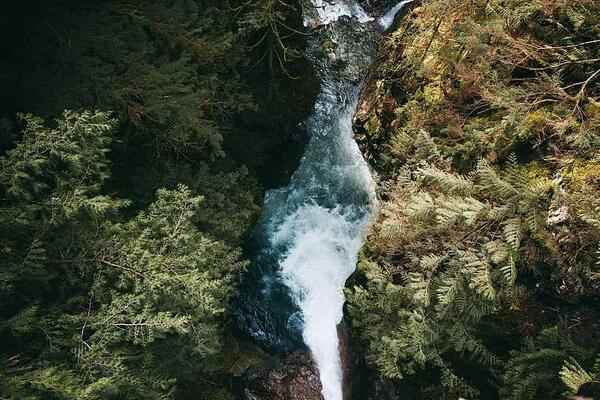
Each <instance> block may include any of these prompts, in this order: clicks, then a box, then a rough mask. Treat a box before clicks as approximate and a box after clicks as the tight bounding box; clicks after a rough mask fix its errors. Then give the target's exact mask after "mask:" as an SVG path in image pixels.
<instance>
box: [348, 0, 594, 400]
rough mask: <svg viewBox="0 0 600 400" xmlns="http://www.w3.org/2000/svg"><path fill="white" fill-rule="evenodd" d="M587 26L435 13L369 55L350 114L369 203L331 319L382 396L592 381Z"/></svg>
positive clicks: (577, 5)
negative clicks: (359, 278) (354, 275)
mask: <svg viewBox="0 0 600 400" xmlns="http://www.w3.org/2000/svg"><path fill="white" fill-rule="evenodd" d="M599 16H600V8H599V7H598V4H597V2H591V1H576V2H566V1H555V2H546V1H535V2H527V3H526V4H525V3H524V2H519V1H504V0H502V1H494V0H491V1H484V0H482V1H474V2H473V1H462V0H455V1H450V2H444V1H437V0H435V1H428V2H423V3H422V4H421V5H420V6H418V7H416V8H415V9H414V10H413V12H412V14H411V16H410V17H408V18H406V19H405V20H404V21H403V22H402V23H400V24H399V26H398V27H397V29H396V31H394V32H392V33H391V34H390V36H389V38H388V39H387V40H386V43H385V44H384V46H383V49H382V54H381V56H382V57H381V60H382V61H381V62H380V63H379V65H377V67H376V71H375V72H374V74H375V79H374V80H373V83H372V84H371V85H370V87H367V88H366V89H365V95H364V100H363V104H362V105H361V109H360V112H359V115H358V116H357V121H358V122H357V124H358V125H359V128H361V126H360V125H361V124H363V125H362V128H363V129H364V131H365V137H364V139H363V142H364V143H362V144H363V147H364V149H365V153H366V155H367V157H368V159H369V161H370V162H371V163H372V164H373V165H374V167H375V168H376V169H377V170H378V172H379V173H380V174H381V175H382V177H383V179H384V184H383V185H382V198H383V203H382V205H381V211H380V216H379V219H378V220H377V222H376V223H375V224H374V226H373V227H372V230H371V233H370V235H369V238H368V242H367V245H366V247H365V250H364V254H363V259H362V260H361V262H360V273H361V274H362V275H363V278H364V283H363V284H361V285H360V286H355V287H353V288H351V289H349V290H348V299H349V307H348V309H349V312H350V316H351V318H352V322H353V326H354V328H355V330H356V333H357V335H358V336H359V337H360V338H361V339H362V342H363V344H364V346H365V347H366V349H367V350H366V352H367V357H366V358H367V360H368V361H369V363H370V365H371V366H372V367H373V368H374V369H375V370H376V371H377V372H378V374H379V375H380V376H381V377H383V378H387V379H392V380H394V382H395V384H396V385H397V386H399V387H400V388H399V389H398V391H399V392H401V391H402V389H401V387H402V385H404V384H406V385H416V386H417V388H418V393H419V395H420V396H422V397H423V398H428V397H427V396H428V393H443V395H442V396H446V397H445V398H452V399H455V398H457V397H459V396H462V397H465V398H478V397H479V398H490V397H487V396H497V397H498V398H503V399H504V398H506V399H534V398H542V397H543V398H553V399H554V398H556V399H558V398H562V396H563V393H564V392H565V390H566V387H565V385H564V384H563V383H562V382H561V380H560V378H561V376H562V377H565V378H566V379H567V381H566V382H565V383H566V384H567V386H569V385H570V386H571V387H572V392H576V391H577V390H575V389H574V388H575V386H576V384H577V385H579V386H581V385H580V384H581V383H583V382H584V381H588V380H589V376H588V375H590V376H593V373H592V372H590V371H591V369H590V368H591V367H590V365H589V363H590V360H589V357H590V355H589V353H590V352H592V353H593V352H595V351H597V343H598V342H597V338H598V337H597V334H596V333H595V332H596V331H597V326H596V325H595V324H593V323H585V322H584V320H585V319H586V318H591V319H597V318H598V315H599V314H598V309H597V308H592V309H588V308H587V307H586V306H585V304H586V303H587V300H586V299H589V298H594V299H595V298H597V296H598V295H599V294H600V286H598V283H597V278H596V277H597V275H596V273H597V265H596V262H597V255H596V252H597V243H598V241H599V240H600V236H599V234H600V230H598V227H597V226H596V225H597V224H595V221H597V220H598V215H597V212H596V211H594V210H596V208H597V207H598V202H597V199H598V198H600V186H598V181H597V179H596V178H593V177H592V176H597V173H596V172H595V171H597V157H598V154H599V152H600V147H598V144H599V143H600V142H598V137H600V136H599V134H600V131H599V130H598V126H599V123H600V119H598V114H597V113H596V112H595V111H592V110H595V109H596V104H597V103H598V96H599V95H600V86H599V85H600V80H599V79H598V75H599V74H598V72H597V71H596V70H597V59H598V57H599V56H600V53H599V52H598V50H599V49H600V46H599V43H598V41H597V33H598V29H597V21H598V18H599ZM399 60H400V61H399ZM584 316H585V317H584ZM565 321H572V322H569V323H567V322H565ZM565 325H567V326H565ZM571 326H572V327H573V328H570V327H571ZM559 327H560V330H559V331H560V334H561V335H563V338H562V339H556V338H554V339H553V340H550V339H549V338H548V337H549V336H552V335H550V334H549V333H547V332H554V330H557V332H558V328H559ZM575 327H577V328H575ZM542 332H546V333H542ZM583 349H587V350H588V351H587V354H586V353H585V352H582V350H583ZM570 357H574V359H575V360H578V361H579V362H580V363H587V364H585V365H586V368H583V367H582V368H579V367H578V366H577V365H576V364H574V362H573V361H569V360H570V359H571V358H570ZM564 362H567V364H565V368H564V369H563V373H562V375H560V374H559V372H560V366H561V365H563V363H564ZM581 365H583V364H581ZM585 371H587V372H585ZM584 372H585V373H584ZM586 374H588V375H586ZM579 386H578V387H579ZM478 391H479V393H477V392H478Z"/></svg>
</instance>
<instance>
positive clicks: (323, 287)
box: [265, 0, 376, 400]
mask: <svg viewBox="0 0 600 400" xmlns="http://www.w3.org/2000/svg"><path fill="white" fill-rule="evenodd" d="M313 6H314V7H307V8H306V10H305V24H306V25H307V26H312V27H320V28H318V31H317V33H316V34H315V36H314V37H313V38H312V39H311V40H310V41H311V43H310V45H309V50H308V56H309V57H310V59H311V60H312V61H313V64H314V65H315V66H316V68H317V70H318V73H319V75H320V79H321V92H320V94H319V96H318V97H317V101H316V104H315V106H314V111H313V113H312V115H311V116H310V118H309V120H308V121H307V127H308V129H309V131H310V134H311V140H310V142H309V144H308V146H307V148H306V151H305V154H304V157H303V158H302V160H301V163H300V166H299V168H298V169H297V171H296V172H295V173H294V174H293V176H292V178H291V181H290V184H289V186H288V187H286V188H284V189H280V190H277V191H272V192H269V193H268V195H267V200H266V203H265V208H266V209H267V211H266V213H268V215H269V218H267V219H266V221H265V224H266V226H267V227H268V228H267V231H269V232H271V235H270V246H271V248H275V249H281V250H280V251H279V257H278V262H279V267H280V270H279V274H280V278H281V280H282V281H283V283H284V284H285V285H286V286H288V287H289V289H290V291H291V294H292V298H293V299H294V302H295V303H296V304H297V306H298V307H299V309H300V312H301V317H300V319H301V321H302V322H301V325H302V337H303V339H304V342H305V343H306V345H307V346H308V348H309V349H310V351H311V354H312V356H313V359H314V360H315V363H316V365H317V367H318V369H319V374H320V378H321V384H322V393H323V397H324V398H325V400H342V396H343V393H342V380H343V376H342V367H341V360H340V351H339V346H338V333H337V326H338V324H339V323H340V322H341V321H342V318H343V306H344V294H343V289H344V285H345V282H346V280H347V279H348V277H349V276H350V275H351V274H352V272H353V271H354V268H355V265H356V261H357V253H358V251H359V249H360V247H361V245H362V243H363V237H364V234H365V230H366V227H367V224H368V222H369V219H370V216H371V211H372V210H373V208H374V206H375V202H376V198H375V185H374V182H373V180H372V178H371V175H370V171H369V168H368V166H367V164H366V162H365V161H364V159H363V157H362V154H361V152H360V150H359V148H358V146H357V145H356V143H355V141H354V140H353V133H352V116H353V114H354V111H355V108H356V102H357V98H358V93H359V86H360V84H361V81H362V78H363V77H364V75H365V73H366V71H367V68H368V65H369V64H370V62H371V60H372V56H373V51H374V45H373V44H374V40H373V39H374V38H373V37H372V35H371V34H370V29H368V28H366V27H363V26H361V24H362V23H366V22H370V21H372V20H373V19H372V18H370V17H368V16H367V14H366V13H365V12H364V11H363V9H362V8H361V7H360V6H359V5H358V4H355V3H351V2H344V1H337V2H328V1H326V0H325V1H323V0H314V2H313ZM342 17H345V18H342ZM352 17H353V18H354V20H351V18H352Z"/></svg>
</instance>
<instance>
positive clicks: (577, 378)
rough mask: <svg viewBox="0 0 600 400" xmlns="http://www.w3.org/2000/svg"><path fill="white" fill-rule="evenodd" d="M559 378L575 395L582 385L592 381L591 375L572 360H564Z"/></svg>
mask: <svg viewBox="0 0 600 400" xmlns="http://www.w3.org/2000/svg"><path fill="white" fill-rule="evenodd" d="M559 376H560V379H561V381H562V382H563V383H564V384H565V385H566V386H567V387H568V388H569V390H570V391H571V392H572V394H576V393H577V391H578V390H579V388H580V387H581V386H583V385H584V384H586V383H590V382H593V381H594V378H593V377H592V375H591V374H590V373H589V372H587V371H586V370H585V369H583V368H582V367H581V365H579V363H578V362H577V360H575V359H574V358H571V359H570V360H565V362H564V363H563V366H562V369H561V370H560V372H559Z"/></svg>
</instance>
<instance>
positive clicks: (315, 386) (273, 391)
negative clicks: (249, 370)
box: [244, 351, 323, 400]
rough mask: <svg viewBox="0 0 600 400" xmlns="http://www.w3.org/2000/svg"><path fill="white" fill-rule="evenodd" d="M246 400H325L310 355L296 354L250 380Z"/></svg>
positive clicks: (299, 352) (300, 352)
mask: <svg viewBox="0 0 600 400" xmlns="http://www.w3.org/2000/svg"><path fill="white" fill-rule="evenodd" d="M244 400H323V397H322V395H321V381H320V380H319V372H318V370H317V367H316V366H315V365H314V363H313V361H312V359H311V357H310V355H309V354H308V353H307V352H302V351H297V352H294V353H292V354H290V355H288V356H287V357H286V358H284V359H283V360H282V362H281V363H280V364H279V365H277V366H275V367H273V368H264V369H263V370H261V371H258V372H257V373H255V374H254V375H253V377H251V378H250V379H249V380H248V382H247V385H246V388H245V389H244Z"/></svg>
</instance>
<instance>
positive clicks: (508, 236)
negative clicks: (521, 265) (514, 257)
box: [503, 218, 521, 253]
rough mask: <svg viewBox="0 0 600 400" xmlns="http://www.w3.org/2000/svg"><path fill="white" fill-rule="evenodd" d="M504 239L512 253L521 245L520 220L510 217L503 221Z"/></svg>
mask: <svg viewBox="0 0 600 400" xmlns="http://www.w3.org/2000/svg"><path fill="white" fill-rule="evenodd" d="M503 230H504V240H505V241H506V243H508V245H509V247H510V249H511V250H512V251H513V252H514V253H518V251H519V248H520V247H521V220H520V219H519V218H511V219H509V220H507V221H505V222H504V229H503Z"/></svg>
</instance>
